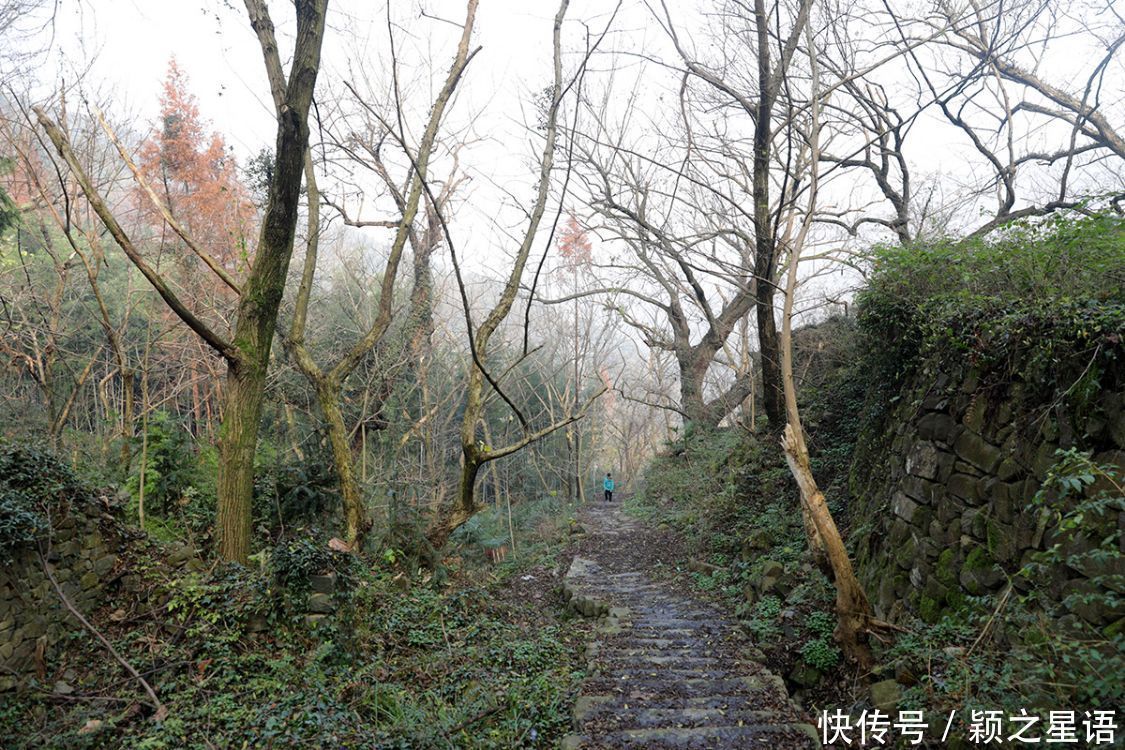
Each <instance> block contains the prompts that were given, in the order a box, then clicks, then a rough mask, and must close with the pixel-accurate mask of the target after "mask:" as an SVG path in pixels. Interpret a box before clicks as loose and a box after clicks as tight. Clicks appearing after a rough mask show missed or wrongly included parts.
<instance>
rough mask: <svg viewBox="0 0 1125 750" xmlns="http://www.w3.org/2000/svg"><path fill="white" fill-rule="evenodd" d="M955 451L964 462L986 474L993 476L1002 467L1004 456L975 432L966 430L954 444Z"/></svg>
mask: <svg viewBox="0 0 1125 750" xmlns="http://www.w3.org/2000/svg"><path fill="white" fill-rule="evenodd" d="M953 449H954V451H956V453H957V455H958V456H959V457H960V458H961V459H963V460H964V461H966V462H968V463H970V464H972V465H973V466H975V467H977V468H978V469H980V470H981V471H983V472H984V473H985V474H991V473H993V472H994V471H996V469H997V467H999V466H1000V461H1001V460H1003V454H1001V452H1000V449H999V448H997V447H996V446H995V445H992V444H991V443H989V442H988V441H987V440H985V439H984V438H983V437H981V436H980V435H978V434H977V433H975V432H972V431H969V430H966V431H965V432H962V433H961V435H960V437H958V438H957V440H956V441H955V442H954V444H953Z"/></svg>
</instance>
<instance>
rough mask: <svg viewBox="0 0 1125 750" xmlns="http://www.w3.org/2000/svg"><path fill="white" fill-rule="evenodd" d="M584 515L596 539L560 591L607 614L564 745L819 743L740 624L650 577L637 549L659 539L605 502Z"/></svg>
mask: <svg viewBox="0 0 1125 750" xmlns="http://www.w3.org/2000/svg"><path fill="white" fill-rule="evenodd" d="M581 522H582V524H583V526H584V527H585V529H586V531H587V532H588V536H587V537H586V539H585V540H584V542H583V544H582V549H581V551H580V554H581V556H580V557H576V558H574V560H573V561H572V562H571V565H570V568H569V570H568V572H567V574H566V578H565V579H564V582H563V591H564V596H565V597H566V598H567V602H568V606H569V607H570V608H571V609H573V610H574V611H575V612H577V613H579V614H581V615H583V616H586V617H598V618H600V622H599V625H598V627H597V629H596V631H595V636H594V639H593V640H592V641H591V642H590V643H589V645H588V646H587V650H586V657H587V659H588V661H589V666H588V670H587V671H588V676H587V678H586V680H585V682H584V683H583V686H582V691H581V695H580V696H579V698H578V700H577V701H576V702H575V706H574V733H573V734H571V735H569V736H568V737H566V738H565V739H564V740H563V743H562V747H563V748H567V749H575V748H584V749H588V750H610V749H615V748H654V749H655V748H681V749H688V750H696V749H697V748H698V749H700V750H702V749H703V748H707V749H708V750H711V749H715V748H755V747H761V748H766V747H768V748H770V750H789V749H790V748H793V749H797V748H801V749H802V750H804V749H806V748H819V747H820V743H819V741H818V738H817V732H816V730H815V728H814V727H812V726H811V725H809V724H807V723H803V721H802V718H801V715H800V712H799V711H798V709H797V708H796V706H794V705H793V703H792V702H791V701H790V700H789V696H788V693H787V692H786V690H785V683H784V682H783V681H782V680H781V678H780V677H778V676H777V675H774V674H772V673H770V672H769V671H768V670H767V669H766V668H765V667H763V666H762V665H761V658H762V657H761V652H759V651H757V649H755V648H753V646H752V645H750V644H749V643H748V642H747V641H746V638H745V636H743V635H742V633H741V631H740V629H739V628H738V626H737V624H736V623H734V622H732V621H730V620H728V619H726V618H725V617H724V616H723V615H722V614H721V613H720V612H719V611H718V610H716V609H715V608H714V607H712V606H711V605H709V604H706V603H703V602H700V601H697V600H696V599H694V598H693V597H691V596H690V594H686V593H683V592H680V591H677V590H676V589H675V588H674V587H673V586H672V585H670V584H668V583H666V582H660V581H655V580H653V579H651V578H649V577H648V576H647V575H646V573H645V570H644V569H643V568H644V555H643V554H638V553H640V552H641V551H642V548H643V547H644V546H645V545H646V544H651V543H653V540H652V539H651V538H650V537H648V536H647V535H646V534H647V530H646V529H645V527H644V526H643V525H642V524H640V523H638V522H637V521H635V520H633V519H630V518H629V517H628V516H626V515H625V514H624V513H622V512H621V509H620V507H619V505H617V504H606V503H594V504H591V505H589V506H587V508H586V509H585V511H584V512H583V514H582V517H581ZM638 558H640V559H638Z"/></svg>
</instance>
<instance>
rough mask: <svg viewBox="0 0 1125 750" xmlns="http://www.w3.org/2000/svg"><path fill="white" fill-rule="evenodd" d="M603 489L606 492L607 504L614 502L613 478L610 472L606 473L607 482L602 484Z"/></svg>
mask: <svg viewBox="0 0 1125 750" xmlns="http://www.w3.org/2000/svg"><path fill="white" fill-rule="evenodd" d="M602 489H604V490H605V501H606V502H607V503H612V502H613V477H612V476H610V474H609V472H606V475H605V481H603V482H602Z"/></svg>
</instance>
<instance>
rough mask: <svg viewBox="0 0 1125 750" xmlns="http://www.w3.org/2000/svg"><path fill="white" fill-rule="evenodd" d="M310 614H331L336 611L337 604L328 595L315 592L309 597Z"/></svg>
mask: <svg viewBox="0 0 1125 750" xmlns="http://www.w3.org/2000/svg"><path fill="white" fill-rule="evenodd" d="M308 606H309V612H312V613H314V614H321V615H326V614H331V613H333V612H335V611H336V603H335V602H333V601H332V597H331V596H329V595H328V594H322V593H320V592H315V593H312V594H310V595H309V605H308Z"/></svg>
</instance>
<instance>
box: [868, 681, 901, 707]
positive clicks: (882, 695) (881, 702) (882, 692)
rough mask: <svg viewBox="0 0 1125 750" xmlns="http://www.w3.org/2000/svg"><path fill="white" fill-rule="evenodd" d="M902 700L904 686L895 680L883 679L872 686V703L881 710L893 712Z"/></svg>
mask: <svg viewBox="0 0 1125 750" xmlns="http://www.w3.org/2000/svg"><path fill="white" fill-rule="evenodd" d="M900 700H902V687H901V686H900V685H899V684H898V682H897V681H895V680H881V681H880V682H876V683H875V684H873V685H872V686H871V705H873V706H875V708H877V709H879V710H880V711H885V712H887V713H893V712H894V710H895V708H897V707H898V702H899V701H900Z"/></svg>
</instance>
